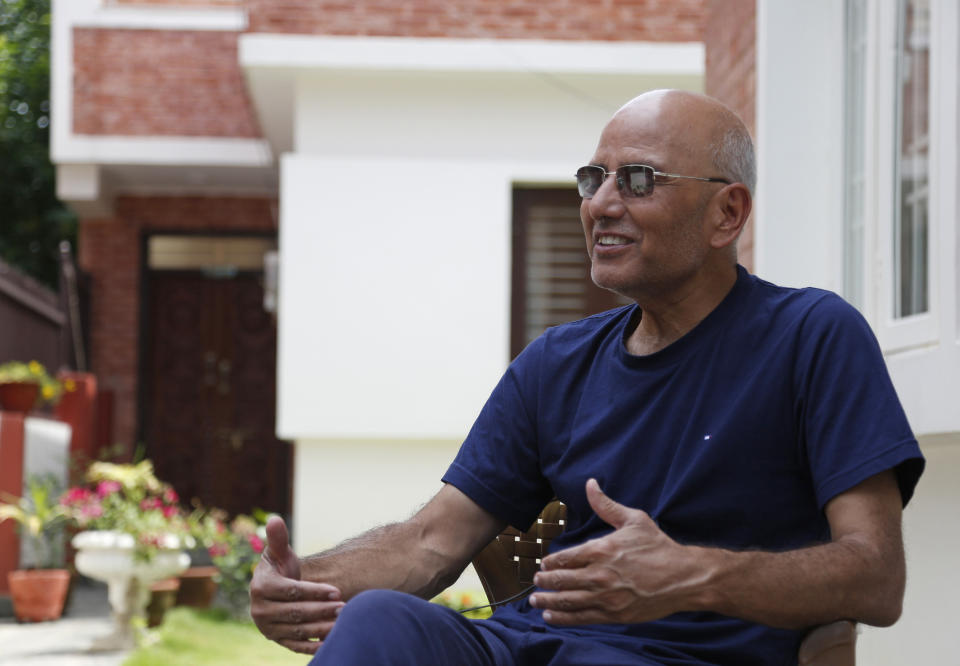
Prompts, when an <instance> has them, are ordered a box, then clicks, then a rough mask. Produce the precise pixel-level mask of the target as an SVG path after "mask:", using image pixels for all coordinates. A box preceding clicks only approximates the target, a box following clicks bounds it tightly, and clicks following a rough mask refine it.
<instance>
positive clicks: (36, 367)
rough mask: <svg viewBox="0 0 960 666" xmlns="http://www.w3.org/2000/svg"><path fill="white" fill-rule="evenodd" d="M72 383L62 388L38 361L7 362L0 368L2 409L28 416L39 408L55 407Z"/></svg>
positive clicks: (64, 384) (65, 384) (0, 404)
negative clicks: (44, 406)
mask: <svg viewBox="0 0 960 666" xmlns="http://www.w3.org/2000/svg"><path fill="white" fill-rule="evenodd" d="M72 383H73V382H72V380H67V382H65V383H63V384H61V383H60V382H59V381H58V380H56V379H54V378H53V377H51V376H50V374H49V373H48V372H47V369H46V368H44V367H43V364H41V363H39V362H38V361H29V362H28V363H24V362H22V361H8V362H7V363H3V364H2V365H0V406H2V407H3V409H5V410H7V411H11V412H29V411H30V410H31V409H33V408H34V407H36V406H37V405H38V404H44V403H49V404H56V402H57V401H58V400H59V399H60V396H61V395H62V393H63V391H64V390H72V389H73V387H72V386H71V385H72Z"/></svg>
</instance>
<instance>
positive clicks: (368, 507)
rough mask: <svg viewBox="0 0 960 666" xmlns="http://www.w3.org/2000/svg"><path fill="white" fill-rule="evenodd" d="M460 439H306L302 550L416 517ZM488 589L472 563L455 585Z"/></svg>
mask: <svg viewBox="0 0 960 666" xmlns="http://www.w3.org/2000/svg"><path fill="white" fill-rule="evenodd" d="M459 446H460V441H459V440H447V441H432V442H423V441H395V440H351V441H337V440H300V441H298V442H297V446H296V447H295V460H294V483H295V487H296V489H297V492H296V494H295V496H294V507H293V523H292V525H291V531H292V538H293V547H294V550H295V551H296V552H297V553H299V554H301V555H306V554H308V553H315V552H318V551H321V550H324V549H326V548H329V547H331V546H334V545H336V544H338V543H340V542H341V541H343V540H345V539H348V538H350V537H352V536H355V535H356V534H358V533H360V532H362V531H364V530H367V529H370V528H372V527H376V526H378V525H384V524H387V523H391V522H396V521H398V520H403V519H405V518H408V517H409V516H411V515H412V514H413V513H415V512H416V511H417V509H419V508H420V507H421V506H423V504H424V503H426V502H427V501H428V500H429V499H430V498H431V497H432V496H433V495H434V494H435V493H436V492H437V491H438V490H440V487H441V485H442V484H441V483H440V477H442V476H443V473H444V472H445V471H446V469H447V467H448V466H449V464H450V461H451V460H453V457H454V456H455V455H456V453H457V449H458V448H459ZM454 587H456V588H460V589H471V590H480V589H481V588H480V582H479V579H477V577H476V574H475V573H473V569H472V567H468V569H467V571H466V572H465V573H464V575H463V576H461V579H460V580H459V581H458V582H457V583H456V584H455V585H454Z"/></svg>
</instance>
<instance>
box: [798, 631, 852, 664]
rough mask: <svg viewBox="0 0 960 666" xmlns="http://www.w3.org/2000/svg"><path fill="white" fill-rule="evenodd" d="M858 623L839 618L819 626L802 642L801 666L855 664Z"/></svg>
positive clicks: (799, 657)
mask: <svg viewBox="0 0 960 666" xmlns="http://www.w3.org/2000/svg"><path fill="white" fill-rule="evenodd" d="M856 647H857V625H856V624H854V623H853V622H850V621H848V620H838V621H837V622H831V623H830V624H825V625H822V626H820V627H817V628H816V629H814V630H813V631H811V632H810V633H809V634H807V636H806V638H804V639H803V642H802V643H800V652H799V655H798V659H799V663H800V666H854V665H855V664H856Z"/></svg>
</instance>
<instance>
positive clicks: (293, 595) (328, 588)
mask: <svg viewBox="0 0 960 666" xmlns="http://www.w3.org/2000/svg"><path fill="white" fill-rule="evenodd" d="M259 596H260V598H261V599H263V600H265V601H284V602H290V601H338V600H339V599H340V590H339V589H337V588H336V587H334V586H333V585H329V584H327V583H312V582H310V581H305V580H293V579H292V578H278V579H276V580H270V581H265V582H264V583H263V584H262V585H260V586H259Z"/></svg>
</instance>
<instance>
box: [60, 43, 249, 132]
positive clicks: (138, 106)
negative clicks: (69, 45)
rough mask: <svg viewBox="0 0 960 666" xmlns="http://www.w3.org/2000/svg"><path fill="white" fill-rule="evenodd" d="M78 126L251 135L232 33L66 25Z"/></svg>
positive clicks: (85, 128) (97, 129)
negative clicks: (70, 42) (70, 31)
mask: <svg viewBox="0 0 960 666" xmlns="http://www.w3.org/2000/svg"><path fill="white" fill-rule="evenodd" d="M73 39H74V47H73V49H74V75H73V76H74V80H73V83H74V88H73V131H74V132H76V133H78V134H117V135H164V136H170V135H177V136H229V137H259V136H260V130H259V127H258V125H257V121H256V119H255V117H254V113H253V111H252V107H251V105H250V99H249V97H248V95H247V88H246V84H245V82H244V79H243V75H242V73H241V71H240V66H239V64H238V62H237V33H232V32H220V31H170V30H112V29H111V30H107V29H100V28H78V29H75V30H74V33H73Z"/></svg>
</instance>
